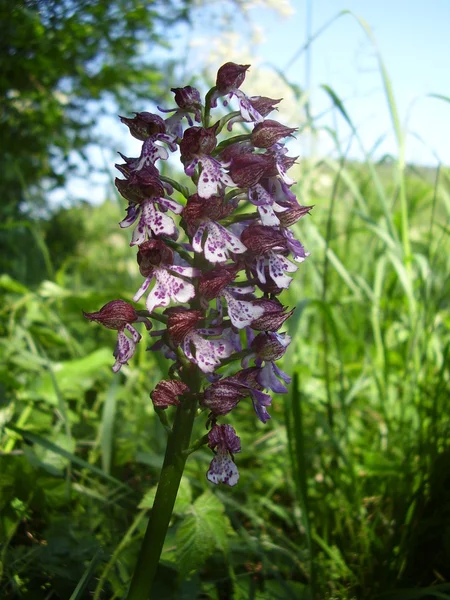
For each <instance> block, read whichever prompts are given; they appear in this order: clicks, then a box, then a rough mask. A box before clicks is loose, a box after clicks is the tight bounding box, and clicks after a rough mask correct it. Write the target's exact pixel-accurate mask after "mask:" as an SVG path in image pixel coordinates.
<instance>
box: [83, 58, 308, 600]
mask: <svg viewBox="0 0 450 600" xmlns="http://www.w3.org/2000/svg"><path fill="white" fill-rule="evenodd" d="M248 68H249V65H237V64H235V63H226V64H225V65H222V67H220V69H219V71H218V73H217V80H216V85H215V86H214V87H213V88H211V89H210V90H209V92H208V93H207V94H206V98H205V102H204V103H202V100H201V96H200V93H199V92H198V90H196V89H195V88H193V87H191V86H186V87H184V88H173V89H172V91H173V92H174V94H175V98H174V100H175V103H176V105H177V106H176V107H175V108H170V109H162V108H160V109H159V110H160V111H161V112H163V113H170V116H169V117H168V118H166V119H163V118H162V117H161V116H159V115H156V114H152V113H148V112H141V113H136V115H135V117H133V118H127V117H121V121H122V123H124V124H125V125H126V126H127V127H128V128H129V130H130V133H131V135H132V136H133V137H135V138H137V139H139V140H141V141H142V149H141V154H140V156H139V157H136V158H128V157H126V156H123V155H120V156H121V157H122V159H123V161H124V162H123V163H121V164H118V165H116V166H117V168H118V170H119V171H120V173H121V174H122V176H123V177H124V178H123V179H120V178H117V179H116V186H117V188H118V190H119V192H120V193H121V194H122V195H123V196H124V198H126V199H127V200H128V203H129V204H128V208H127V211H126V216H125V218H124V219H123V220H122V221H121V223H120V227H122V228H128V227H131V226H133V225H134V231H133V233H132V235H131V242H130V246H132V247H133V246H137V263H138V266H139V271H140V274H141V276H142V285H141V286H140V288H139V290H137V291H136V293H135V294H134V296H133V301H134V302H139V301H140V300H141V298H144V297H145V298H146V300H145V304H146V310H136V309H135V308H134V307H133V306H132V305H131V304H129V303H128V302H125V301H124V300H113V301H111V302H109V303H108V304H106V305H105V306H104V307H103V308H101V309H100V310H99V311H98V312H93V313H84V315H85V317H86V318H87V319H89V320H90V321H96V322H97V323H100V324H102V325H104V326H105V327H107V328H109V329H115V330H116V331H117V344H116V348H115V350H114V358H115V363H114V366H113V370H114V371H115V372H117V371H119V370H120V369H121V368H122V367H124V366H126V365H127V364H128V362H129V361H130V360H131V359H132V357H133V355H134V353H135V350H136V346H137V344H138V343H139V342H140V341H141V339H142V335H141V333H139V331H138V330H137V329H136V328H135V326H136V325H138V324H139V323H144V326H145V328H146V330H147V331H148V332H149V334H148V335H149V336H150V338H153V340H154V343H153V345H152V346H151V347H150V348H149V350H151V351H158V352H162V353H163V354H164V355H165V356H166V358H168V359H169V360H171V361H172V365H171V367H170V368H169V372H168V377H167V379H163V380H162V381H160V382H159V383H158V384H157V386H156V387H155V389H154V390H152V391H151V393H150V397H151V399H152V402H153V405H154V408H155V411H156V413H157V416H158V417H159V419H160V421H161V424H162V426H163V427H164V429H165V430H166V431H167V433H168V440H167V448H166V453H165V457H164V463H163V467H162V471H161V476H160V480H159V484H158V488H157V492H156V496H155V501H154V504H153V508H152V511H151V514H150V519H149V522H148V527H147V531H146V533H145V537H144V540H143V543H142V548H141V552H140V554H139V558H138V561H137V565H136V570H135V573H134V576H133V579H132V581H131V585H130V590H129V595H128V600H148V598H149V597H150V594H151V590H152V585H153V581H154V579H155V576H156V572H157V567H158V562H159V559H160V555H161V552H162V548H163V544H164V539H165V537H166V533H167V529H168V527H169V524H170V521H171V518H172V512H173V507H174V504H175V500H176V496H177V493H178V488H179V484H180V480H181V477H182V475H183V470H184V466H185V463H186V460H187V458H188V456H189V455H190V454H192V453H193V452H195V451H196V450H198V449H199V448H201V447H204V446H206V445H207V446H208V448H209V449H210V450H211V451H212V453H213V456H212V460H211V463H210V466H209V469H208V471H207V473H206V477H207V479H208V481H209V482H211V483H212V484H219V483H222V484H225V485H229V486H234V485H236V484H237V483H238V480H239V472H238V468H237V465H236V463H235V458H234V456H235V454H237V453H239V452H240V450H241V444H240V439H239V437H238V436H237V434H236V432H235V430H234V427H233V426H232V425H230V424H221V423H220V424H219V420H220V419H221V418H222V417H224V416H225V415H228V414H229V413H231V411H233V410H235V409H236V407H238V405H240V404H241V403H244V402H245V401H246V400H247V401H251V403H252V405H253V409H254V411H255V413H256V416H257V418H258V419H259V420H260V421H261V422H262V423H266V422H267V421H268V420H269V419H270V414H269V408H270V406H271V402H272V395H271V394H273V393H285V392H286V391H287V388H286V386H285V384H287V383H289V381H290V377H289V376H288V375H287V374H286V373H284V372H283V371H282V370H281V369H280V368H279V367H278V366H277V364H276V361H277V360H279V359H280V358H281V357H282V356H283V355H284V353H285V351H286V348H287V346H288V345H289V343H290V337H289V336H288V335H287V334H285V333H280V332H279V330H280V328H281V327H282V326H283V324H284V323H285V321H286V320H287V319H288V318H289V317H290V316H291V315H292V312H293V310H289V309H288V308H287V307H285V306H283V305H282V303H281V302H280V301H279V300H278V296H279V295H280V294H281V292H282V291H283V290H284V289H287V288H288V287H289V285H290V283H291V281H292V279H293V278H292V276H291V275H289V274H292V273H294V272H295V271H296V270H297V269H298V265H297V264H296V263H301V262H303V261H304V260H305V258H306V257H307V256H308V253H307V252H306V251H305V249H304V248H303V246H302V244H301V243H300V242H299V241H298V240H296V239H295V237H294V235H293V233H292V231H291V230H290V229H289V227H290V226H291V225H293V224H294V223H296V222H297V221H298V220H299V219H301V218H302V217H304V216H305V215H307V214H309V211H310V210H311V208H312V207H310V206H302V205H300V204H299V203H298V201H297V199H296V197H295V195H294V193H293V192H292V190H291V187H292V185H293V184H294V183H295V182H294V181H293V180H292V179H290V177H289V176H288V175H287V171H288V169H289V168H290V167H291V166H292V165H293V164H294V162H295V158H293V157H289V156H287V149H286V147H285V146H284V143H283V140H284V139H285V138H289V137H291V136H292V134H293V133H294V131H295V129H293V128H290V127H286V126H284V125H282V124H281V123H278V122H277V121H274V120H272V119H266V117H267V115H269V114H270V113H271V112H272V111H273V110H276V107H275V105H276V104H278V103H279V102H280V100H274V99H271V98H266V97H262V96H250V97H249V96H247V95H246V94H245V93H244V92H243V91H242V90H241V89H240V86H241V85H242V84H243V82H244V80H245V74H246V72H247V70H248ZM219 98H222V99H223V104H224V105H225V106H227V105H228V103H229V102H230V101H236V102H237V105H238V107H237V108H238V110H234V111H232V112H231V113H230V114H228V115H226V116H223V115H222V116H220V115H219V116H218V118H217V120H216V121H215V122H214V123H213V124H211V122H212V113H213V111H214V110H215V109H216V108H217V105H218V99H219ZM185 122H187V124H188V127H185V125H184V124H185ZM238 123H244V124H245V125H246V126H252V127H253V129H252V132H251V133H242V134H240V135H235V136H231V137H230V136H228V137H225V139H223V140H220V141H219V139H218V136H219V134H222V133H223V131H222V130H223V129H224V128H225V125H226V130H227V132H228V133H229V132H232V129H233V127H234V126H235V125H236V124H238ZM177 149H178V150H179V151H180V155H181V162H182V164H183V166H184V171H185V173H186V175H187V176H188V177H190V179H191V182H192V186H191V189H188V187H186V186H184V185H181V184H179V183H178V182H177V181H175V180H174V179H172V178H169V177H165V176H164V177H163V176H162V175H161V174H160V172H159V170H158V168H157V164H158V161H165V160H167V159H168V158H169V156H170V153H172V152H174V151H175V150H177ZM174 190H177V191H178V192H180V193H181V194H182V195H183V196H184V198H185V199H186V203H183V204H180V203H179V202H177V201H176V200H174V199H173V198H172V197H171V196H172V194H173V192H174ZM288 257H289V258H288ZM159 309H163V311H162V312H158V311H159ZM154 322H156V323H157V324H159V326H161V324H162V325H163V328H162V329H157V330H153V323H154ZM233 365H234V369H233ZM230 369H233V372H230ZM199 409H202V411H206V413H207V418H206V423H205V425H206V429H207V433H206V434H205V435H204V436H203V437H200V438H199V439H197V441H195V442H194V443H193V444H192V445H191V434H192V429H193V425H194V420H195V418H196V415H197V414H198V413H199V414H200V415H202V414H203V412H200V411H199ZM166 411H167V412H166Z"/></svg>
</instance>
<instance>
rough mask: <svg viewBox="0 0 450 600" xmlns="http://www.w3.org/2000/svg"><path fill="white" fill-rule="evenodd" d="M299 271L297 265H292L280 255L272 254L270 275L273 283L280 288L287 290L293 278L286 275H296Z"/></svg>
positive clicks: (270, 257)
mask: <svg viewBox="0 0 450 600" xmlns="http://www.w3.org/2000/svg"><path fill="white" fill-rule="evenodd" d="M297 269H298V267H297V265H294V264H293V263H291V262H290V261H289V260H288V259H287V258H285V257H284V256H281V255H280V254H275V252H271V253H270V256H269V273H270V276H271V278H272V279H273V281H274V282H275V283H276V285H277V286H278V287H279V288H284V289H287V288H288V287H289V285H290V283H291V281H292V277H289V276H288V275H285V274H284V271H287V272H288V273H294V272H295V271H296V270H297Z"/></svg>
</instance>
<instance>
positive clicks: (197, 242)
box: [192, 222, 207, 252]
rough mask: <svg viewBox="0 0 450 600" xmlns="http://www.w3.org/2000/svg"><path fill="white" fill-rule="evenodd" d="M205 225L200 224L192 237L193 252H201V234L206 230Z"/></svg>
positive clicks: (204, 223)
mask: <svg viewBox="0 0 450 600" xmlns="http://www.w3.org/2000/svg"><path fill="white" fill-rule="evenodd" d="M206 225H207V223H206V222H203V223H200V225H199V228H198V229H197V231H196V232H195V235H194V237H193V238H192V248H193V249H194V251H195V252H202V251H203V248H202V239H203V232H204V231H205V229H206Z"/></svg>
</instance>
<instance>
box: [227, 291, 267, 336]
mask: <svg viewBox="0 0 450 600" xmlns="http://www.w3.org/2000/svg"><path fill="white" fill-rule="evenodd" d="M223 295H224V297H225V299H226V301H227V306H228V316H229V317H230V320H231V322H232V323H233V325H234V326H235V327H236V328H237V329H243V328H244V327H247V326H248V325H250V324H251V323H252V322H253V321H254V320H255V319H259V317H261V316H262V315H263V313H264V309H263V308H261V307H260V306H257V305H256V304H253V302H251V301H247V300H237V299H236V298H234V297H233V296H232V294H230V292H227V291H226V290H225V291H224V293H223Z"/></svg>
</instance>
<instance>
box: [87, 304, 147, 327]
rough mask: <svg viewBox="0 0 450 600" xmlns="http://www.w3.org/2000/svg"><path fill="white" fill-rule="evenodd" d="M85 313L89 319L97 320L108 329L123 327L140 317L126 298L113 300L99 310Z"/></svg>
mask: <svg viewBox="0 0 450 600" xmlns="http://www.w3.org/2000/svg"><path fill="white" fill-rule="evenodd" d="M83 315H84V317H85V318H86V319H88V320H89V321H96V322H97V323H100V325H103V326H104V327H107V328H108V329H116V330H119V329H123V328H124V327H125V325H126V324H127V323H134V322H135V321H137V320H138V319H139V315H138V313H137V312H136V310H135V309H134V308H133V307H132V306H131V304H128V302H125V301H124V300H112V301H111V302H108V304H105V306H103V307H102V308H101V309H100V310H99V311H98V312H93V313H87V312H84V311H83Z"/></svg>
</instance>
